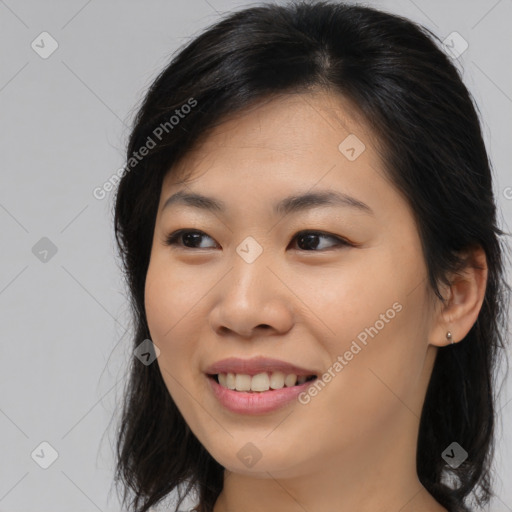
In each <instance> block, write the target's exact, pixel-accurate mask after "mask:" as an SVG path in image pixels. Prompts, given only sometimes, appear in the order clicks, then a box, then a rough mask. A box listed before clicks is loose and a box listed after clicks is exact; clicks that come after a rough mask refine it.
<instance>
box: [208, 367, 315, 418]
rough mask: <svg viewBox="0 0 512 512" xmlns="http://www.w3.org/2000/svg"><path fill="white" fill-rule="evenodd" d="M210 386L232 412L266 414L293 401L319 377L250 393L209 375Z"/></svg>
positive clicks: (219, 399)
mask: <svg viewBox="0 0 512 512" xmlns="http://www.w3.org/2000/svg"><path fill="white" fill-rule="evenodd" d="M207 378H208V381H209V382H210V387H211V389H212V391H213V394H214V395H215V396H216V398H217V400H218V401H219V402H220V403H221V404H222V405H223V406H224V407H225V408H226V409H229V410H230V411H232V412H236V413H239V414H264V413H266V412H271V411H275V410H276V409H279V408H280V407H284V406H285V405H287V404H289V403H290V402H293V401H294V400H295V399H296V398H297V397H298V396H299V395H300V394H301V393H302V392H304V391H305V390H306V389H307V388H308V387H309V386H310V385H311V384H313V383H314V382H315V381H316V380H317V379H313V380H310V381H307V382H304V383H303V384H299V385H297V386H291V387H289V388H287V387H284V388H282V389H269V390H268V391H261V392H253V393H248V392H245V391H233V390H232V389H228V388H225V387H223V386H221V385H220V384H219V383H218V382H217V381H216V380H215V379H214V378H212V377H208V376H207Z"/></svg>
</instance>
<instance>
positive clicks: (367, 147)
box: [163, 91, 382, 189]
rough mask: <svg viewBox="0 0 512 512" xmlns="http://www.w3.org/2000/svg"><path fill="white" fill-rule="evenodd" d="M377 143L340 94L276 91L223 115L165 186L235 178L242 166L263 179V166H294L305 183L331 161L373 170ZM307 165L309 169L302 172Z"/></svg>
mask: <svg viewBox="0 0 512 512" xmlns="http://www.w3.org/2000/svg"><path fill="white" fill-rule="evenodd" d="M378 143H379V142H378V140H377V137H376V136H375V134H374V133H372V131H371V130H370V129H369V128H368V127H367V125H366V123H365V122H364V120H363V119H362V117H361V116H360V115H359V113H358V111H357V109H355V108H354V107H353V106H352V104H351V103H350V102H349V101H347V100H345V99H344V98H342V97H340V96H339V95H336V96H335V95H333V94H331V93H327V92H325V91H314V92H311V93H300V94H299V93H296V94H286V95H279V96H275V97H272V98H269V99H266V100H264V101H260V102H258V103H256V104H253V105H252V106H250V107H248V108H246V109H244V110H243V111H241V112H238V113H235V114H232V115H231V116H229V117H227V118H225V119H224V120H223V121H222V122H221V123H220V124H219V125H217V126H216V127H214V128H213V129H211V130H210V131H209V132H208V134H207V135H206V136H203V137H201V139H200V141H199V142H198V143H196V145H195V146H194V147H193V148H192V149H191V150H190V151H189V152H188V153H187V154H186V155H185V156H184V157H182V159H181V160H180V161H179V162H177V163H176V164H175V165H174V166H173V168H172V172H168V173H167V175H166V176H165V179H164V184H163V186H164V189H168V187H171V186H172V185H173V184H179V183H180V182H181V181H182V180H183V179H184V178H185V179H187V180H188V179H191V180H194V181H197V182H203V183H206V182H207V181H208V180H213V179H214V178H213V175H215V176H216V177H215V179H222V176H223V175H226V174H229V176H230V177H231V178H234V177H235V176H234V175H233V171H236V172H237V173H238V174H242V173H243V172H244V170H246V171H247V172H248V173H250V174H251V177H253V175H254V173H257V174H258V175H259V176H261V178H262V179H267V178H269V176H266V175H265V174H266V173H265V170H266V169H268V170H272V172H271V174H272V176H273V177H275V176H276V172H277V173H280V172H281V173H284V172H287V171H291V169H293V170H294V175H295V177H296V179H298V180H301V179H306V181H307V182H309V181H310V180H311V179H312V178H313V179H314V176H315V175H316V176H317V177H318V174H319V173H321V172H322V171H324V172H325V171H326V170H327V169H329V168H331V167H332V166H333V165H336V166H337V167H340V168H341V167H343V168H345V169H347V170H348V169H350V168H351V169H352V171H353V172H354V173H355V172H358V173H359V174H360V173H361V171H362V170H363V169H362V165H361V164H362V162H363V161H364V162H365V165H366V167H368V166H370V167H373V171H374V172H375V171H376V170H377V171H379V170H381V169H382V163H381V162H380V159H379V157H378V155H377V152H376V151H375V146H376V145H377V144H378ZM354 152H355V153H356V154H355V158H354ZM359 155H360V156H361V157H362V158H359ZM358 160H360V161H359V162H358ZM308 167H309V169H310V171H311V172H309V173H305V171H306V170H307V169H308ZM222 171H230V172H229V173H226V172H222ZM208 175H209V176H208ZM320 175H321V174H320Z"/></svg>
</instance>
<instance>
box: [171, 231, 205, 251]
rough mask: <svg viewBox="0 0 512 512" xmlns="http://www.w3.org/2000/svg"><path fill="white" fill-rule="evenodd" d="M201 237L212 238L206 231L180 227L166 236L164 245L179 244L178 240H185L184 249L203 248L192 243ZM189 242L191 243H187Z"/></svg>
mask: <svg viewBox="0 0 512 512" xmlns="http://www.w3.org/2000/svg"><path fill="white" fill-rule="evenodd" d="M202 237H207V238H210V239H211V240H213V239H212V238H211V237H209V236H208V235H207V234H206V233H203V232H202V231H197V230H191V229H180V230H178V231H175V232H174V233H171V234H170V235H169V236H167V238H166V239H165V245H178V246H181V245H182V244H181V243H178V241H181V240H183V241H185V246H184V247H185V248H186V249H204V247H196V246H195V245H194V244H195V243H197V242H198V241H200V240H201V238H202ZM187 244H191V245H187Z"/></svg>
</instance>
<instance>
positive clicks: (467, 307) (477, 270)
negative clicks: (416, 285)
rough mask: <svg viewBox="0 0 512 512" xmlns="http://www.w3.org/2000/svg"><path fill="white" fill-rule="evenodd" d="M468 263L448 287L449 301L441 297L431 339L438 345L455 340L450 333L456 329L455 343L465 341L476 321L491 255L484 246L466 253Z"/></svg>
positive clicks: (451, 280) (445, 292) (453, 277)
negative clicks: (488, 254)
mask: <svg viewBox="0 0 512 512" xmlns="http://www.w3.org/2000/svg"><path fill="white" fill-rule="evenodd" d="M462 256H466V266H465V267H464V268H463V269H462V270H460V271H459V272H457V273H456V274H454V275H452V276H451V279H450V285H449V286H445V287H444V293H443V291H442V294H443V296H444V297H445V303H444V304H443V303H442V302H441V301H439V299H437V298H436V300H437V301H438V303H437V305H436V308H435V314H434V318H433V324H432V329H431V331H430V335H429V343H430V344H431V345H435V346H438V347H442V346H445V345H449V344H450V343H451V342H450V340H449V339H447V337H446V333H447V332H448V331H450V332H451V333H452V340H453V343H457V342H459V341H461V340H462V339H463V338H464V337H465V336H466V335H467V334H468V332H469V331H470V329H471V327H473V325H474V324H475V322H476V320H477V318H478V314H479V313H480V309H481V307H482V303H483V301H484V296H485V289H486V286H487V258H486V256H485V251H484V250H483V249H482V248H481V247H480V246H476V247H472V248H471V249H468V250H466V251H464V252H463V253H462Z"/></svg>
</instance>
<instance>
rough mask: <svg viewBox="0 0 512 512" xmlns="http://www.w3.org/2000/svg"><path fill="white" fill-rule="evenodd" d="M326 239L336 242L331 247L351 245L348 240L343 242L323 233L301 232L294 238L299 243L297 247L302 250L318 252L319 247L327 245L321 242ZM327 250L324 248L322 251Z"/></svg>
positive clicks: (336, 237) (338, 238)
mask: <svg viewBox="0 0 512 512" xmlns="http://www.w3.org/2000/svg"><path fill="white" fill-rule="evenodd" d="M326 239H331V240H334V244H331V247H337V246H349V245H350V244H349V243H348V242H347V241H346V240H343V239H342V238H340V237H338V236H335V235H330V234H328V233H323V232H321V231H301V232H300V233H297V234H296V235H295V236H294V237H293V240H296V241H297V245H298V246H299V247H300V250H305V251H317V250H318V246H319V245H325V244H323V243H322V242H321V241H322V240H326ZM328 248H329V247H327V249H328ZM325 249H326V248H325V247H322V248H321V249H320V250H325Z"/></svg>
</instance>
